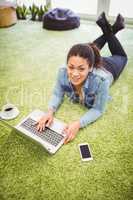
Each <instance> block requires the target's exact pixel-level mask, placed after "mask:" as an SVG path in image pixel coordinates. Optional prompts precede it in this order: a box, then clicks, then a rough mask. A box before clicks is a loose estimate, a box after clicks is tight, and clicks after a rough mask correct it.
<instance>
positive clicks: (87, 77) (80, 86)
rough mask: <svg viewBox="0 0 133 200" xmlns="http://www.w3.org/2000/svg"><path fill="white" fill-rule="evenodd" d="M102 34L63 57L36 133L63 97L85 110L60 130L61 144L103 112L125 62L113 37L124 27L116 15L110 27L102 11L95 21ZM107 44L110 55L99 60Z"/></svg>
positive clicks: (46, 121)
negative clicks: (62, 139) (64, 65)
mask: <svg viewBox="0 0 133 200" xmlns="http://www.w3.org/2000/svg"><path fill="white" fill-rule="evenodd" d="M96 23H97V24H98V26H99V27H100V28H101V30H102V32H103V35H102V36H100V37H99V38H97V39H96V40H95V41H94V42H93V43H86V44H77V45H74V46H73V47H72V48H71V49H70V50H69V52H68V55H67V66H66V67H64V68H60V69H59V73H58V78H57V83H56V85H55V88H54V91H53V95H52V98H51V100H50V102H49V109H48V112H47V114H46V115H45V116H44V117H42V118H41V119H40V120H39V122H38V125H37V129H38V131H42V130H43V129H45V126H46V125H47V126H49V125H50V124H51V123H52V121H53V115H54V113H55V111H56V110H57V108H58V107H59V105H60V104H61V102H62V100H63V97H64V95H65V94H66V95H67V96H68V97H69V98H70V100H71V101H72V102H76V103H81V104H83V105H84V106H85V107H87V108H89V110H88V112H86V113H85V114H84V115H83V116H82V117H81V118H80V119H79V120H77V121H74V122H71V123H70V124H68V125H67V126H66V127H64V132H65V133H66V134H67V138H66V140H65V143H67V142H69V141H71V140H72V139H74V138H75V136H76V134H77V133H78V131H79V129H80V128H83V127H85V126H87V125H88V124H90V123H92V122H94V121H95V120H97V119H98V118H99V117H100V116H101V115H102V114H103V113H104V111H105V106H106V103H107V101H108V94H109V87H110V86H111V85H112V83H113V82H115V81H116V80H117V79H118V77H119V76H120V74H121V72H122V71H123V69H124V67H125V65H126V63H127V55H126V53H125V51H124V49H123V47H122V46H121V44H120V42H119V41H118V39H117V38H116V36H115V34H116V33H117V32H118V31H120V30H121V29H123V28H124V18H123V17H122V16H121V15H120V14H119V15H118V16H117V18H116V21H115V23H114V25H113V26H111V25H110V24H109V22H108V20H107V19H106V16H105V13H104V12H103V13H102V14H101V15H100V16H99V18H98V20H97V21H96ZM106 42H107V43H108V47H109V50H110V52H111V56H109V57H101V56H100V53H99V51H100V49H102V47H103V46H104V45H105V43H106Z"/></svg>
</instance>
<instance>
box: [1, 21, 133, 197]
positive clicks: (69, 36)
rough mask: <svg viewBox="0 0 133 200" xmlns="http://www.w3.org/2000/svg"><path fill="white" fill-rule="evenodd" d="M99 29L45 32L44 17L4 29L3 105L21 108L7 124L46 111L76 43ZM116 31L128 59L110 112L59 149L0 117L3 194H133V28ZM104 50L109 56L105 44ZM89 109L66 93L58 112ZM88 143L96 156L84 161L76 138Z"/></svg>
mask: <svg viewBox="0 0 133 200" xmlns="http://www.w3.org/2000/svg"><path fill="white" fill-rule="evenodd" d="M99 34H100V30H99V28H98V27H96V25H95V24H93V23H89V22H82V24H81V26H80V28H79V29H75V30H71V31H62V32H58V31H48V30H43V29H42V25H41V23H39V22H31V21H19V22H18V23H17V24H16V25H15V26H12V27H10V28H7V29H0V107H2V106H3V105H4V104H5V103H7V102H11V103H14V104H15V105H17V106H18V107H19V109H20V111H21V113H20V115H19V117H18V118H17V119H15V120H12V121H10V122H9V123H10V124H12V125H15V124H16V123H17V122H19V120H20V119H21V118H23V117H24V116H25V115H27V114H28V113H29V112H31V111H32V110H34V109H35V108H39V109H42V110H46V109H47V103H48V99H49V98H50V95H51V91H52V88H53V86H54V83H55V80H56V75H57V71H58V68H59V67H60V66H61V65H62V64H63V63H64V62H65V59H66V54H67V52H68V50H69V48H70V47H71V45H73V44H75V43H79V42H87V41H92V40H93V39H95V38H96V37H98V36H99ZM118 37H119V39H120V41H121V42H122V44H123V46H124V48H125V49H126V51H127V53H128V56H129V62H128V65H127V67H126V68H125V70H124V72H123V74H122V75H121V77H120V78H119V80H118V81H117V82H116V83H115V84H114V85H113V86H112V88H111V91H110V93H111V95H112V101H111V102H110V103H109V104H108V109H107V112H106V113H105V114H104V116H103V117H102V118H101V119H99V120H98V121H97V122H95V123H93V124H92V125H89V126H88V127H86V128H84V129H82V130H81V131H80V132H79V134H78V135H77V137H76V138H75V140H74V141H72V142H71V143H69V144H67V145H64V146H63V147H62V148H61V149H60V150H59V151H58V152H57V153H56V154H55V155H53V156H50V155H49V154H48V153H46V152H45V151H44V149H43V148H42V147H41V146H39V145H37V144H35V143H34V142H32V141H31V140H29V139H27V138H25V137H23V136H21V135H19V134H18V133H17V132H15V131H12V130H11V129H9V128H8V127H6V126H5V125H3V124H2V123H0V200H35V199H36V200H53V199H54V200H131V199H132V198H133V122H132V120H133V106H132V99H133V54H132V52H133V29H128V28H127V29H125V31H121V33H119V34H118ZM102 55H109V52H108V50H107V48H104V50H103V51H102ZM85 112H86V109H85V108H83V107H82V106H79V105H77V104H70V103H69V101H68V99H67V98H65V100H64V102H63V104H62V106H61V107H60V109H59V111H58V112H57V114H56V117H57V118H59V119H60V120H63V121H64V122H70V121H71V120H75V119H79V117H80V116H81V115H82V114H83V113H85ZM83 142H88V143H89V144H90V147H91V150H92V154H93V157H94V159H93V161H89V162H86V163H83V162H82V161H81V159H80V155H79V150H78V144H79V143H83Z"/></svg>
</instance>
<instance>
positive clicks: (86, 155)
mask: <svg viewBox="0 0 133 200" xmlns="http://www.w3.org/2000/svg"><path fill="white" fill-rule="evenodd" d="M80 151H81V155H82V158H91V153H90V150H89V146H88V145H87V144H85V145H80Z"/></svg>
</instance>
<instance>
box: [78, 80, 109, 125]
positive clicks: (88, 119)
mask: <svg viewBox="0 0 133 200" xmlns="http://www.w3.org/2000/svg"><path fill="white" fill-rule="evenodd" d="M108 96H109V81H108V80H103V81H102V82H101V84H100V86H99V88H98V91H97V94H96V97H95V101H94V104H93V106H92V108H90V109H89V111H87V112H86V113H85V114H84V115H83V116H82V117H81V118H80V126H81V128H83V127H85V126H86V125H88V124H90V123H92V122H94V121H96V120H97V119H98V118H99V117H101V116H102V114H103V113H104V111H105V110H106V104H107V100H108Z"/></svg>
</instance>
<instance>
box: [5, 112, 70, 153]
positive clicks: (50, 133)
mask: <svg viewBox="0 0 133 200" xmlns="http://www.w3.org/2000/svg"><path fill="white" fill-rule="evenodd" d="M45 114H46V113H45V112H43V111H41V110H38V109H37V110H34V111H33V112H31V113H30V114H29V115H28V116H27V117H25V118H24V119H23V120H22V121H21V122H20V123H19V124H17V125H16V126H15V127H12V128H15V129H16V130H18V131H19V132H20V133H21V134H23V135H25V136H28V137H29V138H31V139H33V140H34V141H36V142H37V143H39V144H41V145H42V146H43V147H44V149H45V150H46V151H47V152H49V153H50V154H54V153H56V151H57V150H58V149H59V148H60V147H61V146H62V145H63V144H64V141H65V139H66V134H65V133H63V128H64V125H65V123H63V122H61V121H60V120H58V119H56V118H54V120H53V123H52V124H51V126H50V127H45V130H44V131H42V132H39V131H37V129H36V124H37V121H38V120H39V119H40V118H41V117H42V116H44V115H45ZM8 125H9V124H8Z"/></svg>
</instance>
